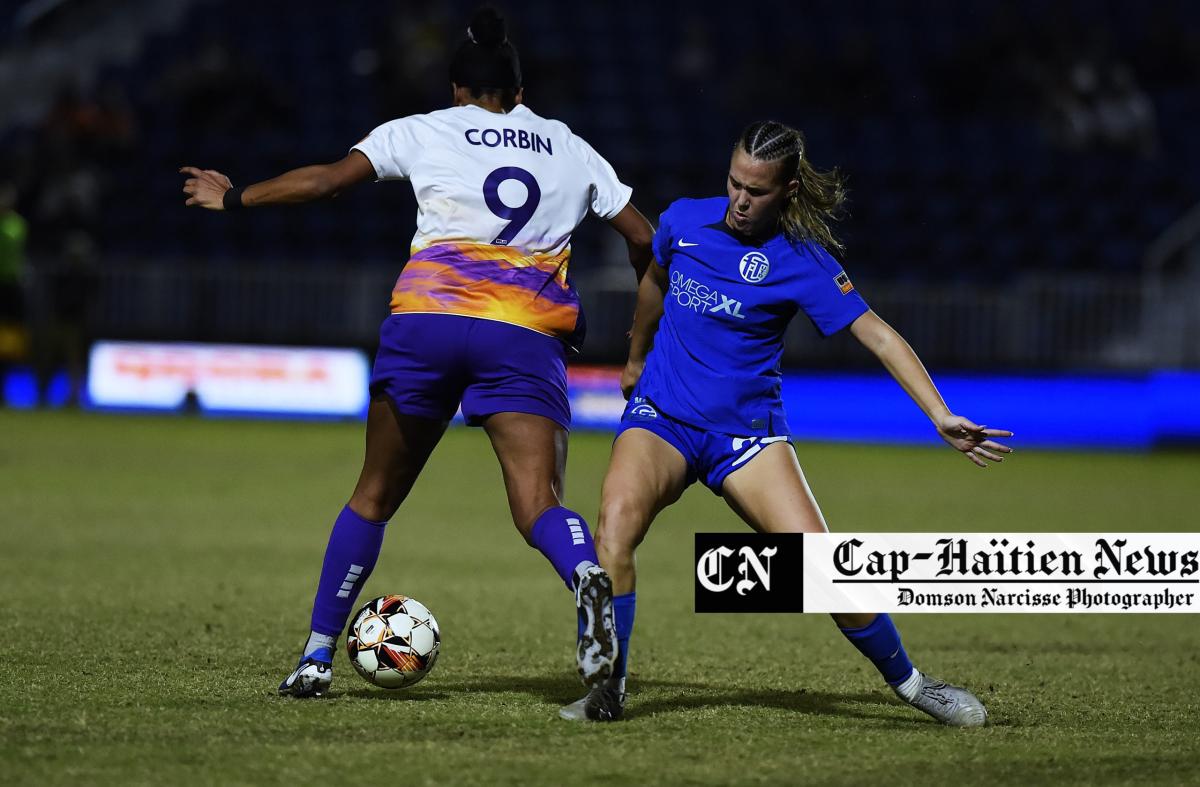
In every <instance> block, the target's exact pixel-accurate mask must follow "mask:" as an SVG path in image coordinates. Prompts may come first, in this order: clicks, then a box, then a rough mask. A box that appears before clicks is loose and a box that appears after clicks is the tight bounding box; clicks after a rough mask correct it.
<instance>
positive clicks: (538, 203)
mask: <svg viewBox="0 0 1200 787" xmlns="http://www.w3.org/2000/svg"><path fill="white" fill-rule="evenodd" d="M353 149H354V150H358V151H361V152H362V153H363V154H364V155H365V156H366V157H367V158H368V159H369V160H370V161H371V164H372V166H374V168H375V174H376V175H377V176H378V178H379V179H380V180H394V179H401V180H408V181H410V182H411V183H412V187H413V191H414V192H415V194H416V197H417V232H416V235H415V236H414V237H413V242H412V247H411V249H410V255H411V256H410V260H409V262H408V264H407V265H406V266H405V268H404V272H403V273H402V274H401V276H400V279H399V280H398V281H397V282H396V289H395V291H394V292H393V294H392V312H393V313H414V312H434V313H449V314H463V315H466V316H472V317H481V318H486V319H496V320H501V321H504V322H510V323H513V324H516V325H522V326H525V327H528V328H532V329H534V330H537V331H540V332H542V333H547V334H549V335H554V336H560V337H564V338H566V337H567V336H569V335H570V334H571V333H572V332H574V330H575V323H576V321H577V318H578V312H579V305H578V297H577V296H576V295H575V293H574V290H573V289H572V288H571V287H570V285H569V284H568V283H567V280H566V274H567V262H568V259H569V256H570V243H571V234H572V233H573V232H574V231H575V228H576V227H578V226H579V224H580V222H582V221H583V220H584V218H586V217H587V215H588V213H589V212H590V213H593V214H595V215H597V216H599V217H600V218H602V219H611V218H613V217H614V216H616V215H617V214H618V213H619V212H620V211H621V209H622V208H624V207H625V205H626V204H628V202H629V198H630V195H631V193H632V190H631V189H630V188H629V187H628V186H626V185H624V184H623V183H621V181H620V180H618V179H617V175H616V173H615V172H613V168H612V167H611V166H610V165H609V163H608V162H607V161H605V160H604V159H603V158H602V157H601V156H600V155H599V154H598V153H596V151H595V150H593V149H592V147H591V146H590V145H588V143H586V142H584V141H583V140H582V139H581V138H579V137H578V136H576V135H575V134H573V133H572V132H571V130H570V129H569V128H567V126H566V125H565V124H563V123H560V122H559V121H556V120H548V119H546V118H542V117H539V116H538V115H536V114H534V113H533V112H532V111H531V110H529V109H528V108H526V107H525V106H523V105H517V106H516V107H514V108H513V109H512V110H511V111H510V112H507V113H504V114H501V113H496V112H489V111H488V110H486V109H483V108H482V107H478V106H474V105H467V106H461V107H453V108H450V109H443V110H439V111H437V112H431V113H429V114H427V115H412V116H409V117H405V118H400V119H398V120H393V121H390V122H388V123H385V124H383V125H382V126H379V127H378V128H376V129H375V130H374V131H372V132H371V133H370V134H369V135H368V136H367V137H366V139H364V140H362V141H361V142H359V143H358V144H357V145H355V146H354V148H353ZM551 282H552V283H553V286H548V284H550V283H551Z"/></svg>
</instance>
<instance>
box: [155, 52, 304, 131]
mask: <svg viewBox="0 0 1200 787" xmlns="http://www.w3.org/2000/svg"><path fill="white" fill-rule="evenodd" d="M156 92H157V93H159V94H160V95H162V97H163V98H164V100H165V101H166V102H167V103H173V104H175V105H176V107H177V111H178V118H179V126H180V130H181V131H183V132H187V133H190V134H194V135H196V136H198V137H204V136H206V135H211V134H213V133H218V132H227V133H236V134H238V135H244V134H246V133H248V132H253V131H260V130H266V129H273V128H282V127H284V126H287V125H288V124H289V123H291V122H293V115H294V109H293V107H292V103H291V101H290V100H288V98H287V97H286V95H285V93H284V90H283V88H282V87H281V86H279V85H277V84H275V83H274V82H272V81H271V80H270V79H268V78H267V77H266V76H265V75H264V74H263V73H261V71H260V70H259V69H257V68H256V67H254V65H253V64H251V63H250V62H249V61H248V60H246V59H245V58H244V57H242V56H241V55H240V54H239V53H237V52H235V51H234V50H233V49H231V48H230V47H229V46H227V45H226V44H224V43H222V42H220V41H210V42H208V43H207V44H205V45H204V46H203V47H202V48H201V49H200V52H199V53H198V54H195V55H187V56H183V57H181V58H180V59H179V60H178V61H177V62H176V63H175V64H174V65H173V66H171V67H170V68H169V69H168V70H167V73H166V75H165V76H164V77H163V78H162V79H161V80H160V82H159V83H158V85H157V90H156Z"/></svg>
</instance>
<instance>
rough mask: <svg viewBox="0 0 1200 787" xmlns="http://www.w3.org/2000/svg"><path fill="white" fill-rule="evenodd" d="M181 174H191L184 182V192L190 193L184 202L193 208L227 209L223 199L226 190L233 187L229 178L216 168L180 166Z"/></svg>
mask: <svg viewBox="0 0 1200 787" xmlns="http://www.w3.org/2000/svg"><path fill="white" fill-rule="evenodd" d="M179 173H180V174H181V175H190V176H191V177H189V178H188V179H187V180H185V181H184V182H183V193H184V194H187V195H188V200H187V202H185V203H183V204H184V205H187V206H188V207H193V208H208V209H209V210H225V205H224V204H223V202H222V200H223V199H224V197H225V192H226V191H228V190H229V189H231V188H233V184H232V183H230V182H229V178H227V177H225V176H224V175H222V174H221V173H220V172H217V171H216V170H215V169H197V168H195V167H180V168H179Z"/></svg>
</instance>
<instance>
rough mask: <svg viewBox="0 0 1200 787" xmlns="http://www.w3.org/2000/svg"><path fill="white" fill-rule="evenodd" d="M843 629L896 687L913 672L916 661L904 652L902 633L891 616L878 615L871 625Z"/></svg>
mask: <svg viewBox="0 0 1200 787" xmlns="http://www.w3.org/2000/svg"><path fill="white" fill-rule="evenodd" d="M841 631H842V633H843V634H845V635H846V639H848V640H850V644H852V645H854V647H856V648H858V650H859V652H860V653H862V654H863V655H864V656H866V657H867V658H869V659H870V660H871V663H873V664H874V665H875V669H877V670H879V674H881V675H883V679H884V680H886V681H887V682H888V683H889V684H891V685H892V686H898V685H899V684H901V683H903V682H904V681H905V680H907V679H908V676H909V675H912V671H913V665H912V662H911V661H909V660H908V654H907V653H905V652H904V645H902V644H900V632H898V631H896V624H894V623H892V619H891V617H890V616H888V615H878V616H876V618H875V620H873V621H871V625H869V626H863V627H862V628H859V629H842V630H841Z"/></svg>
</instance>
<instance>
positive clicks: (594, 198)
mask: <svg viewBox="0 0 1200 787" xmlns="http://www.w3.org/2000/svg"><path fill="white" fill-rule="evenodd" d="M573 141H574V142H575V151H576V153H577V154H578V156H579V159H580V161H582V162H583V167H584V170H585V171H586V172H587V177H588V181H589V183H590V184H591V193H590V195H589V203H590V206H591V209H592V213H595V214H596V215H597V216H599V217H600V218H602V219H604V220H605V221H608V220H609V219H611V218H613V217H614V216H616V215H617V214H618V213H620V212H621V210H622V209H623V208H624V207H625V206H626V205H628V204H629V198H630V197H632V196H633V189H631V188H630V187H629V186H626V185H625V184H624V183H622V182H621V180H620V178H618V177H617V173H616V171H615V170H614V169H613V168H612V165H611V164H609V163H608V162H607V161H606V160H605V159H604V157H603V156H601V155H600V154H599V153H597V152H596V150H595V149H594V148H593V147H592V146H591V145H589V144H588V143H587V142H585V141H584V140H583V139H581V138H580V137H578V136H574V138H573Z"/></svg>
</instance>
